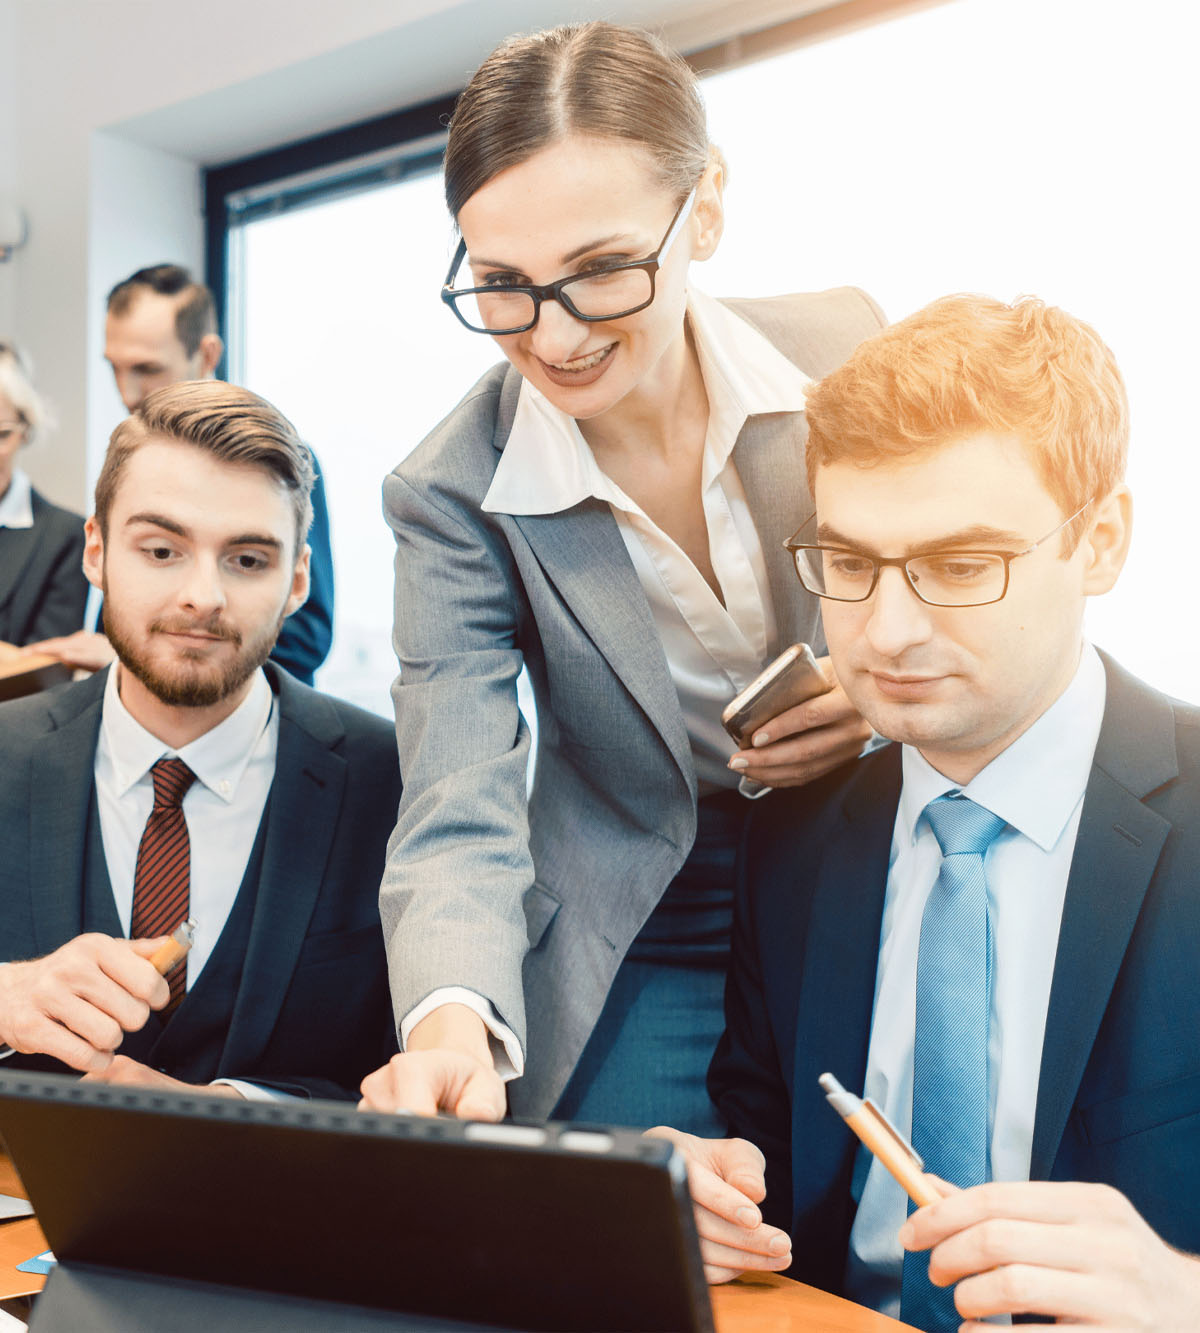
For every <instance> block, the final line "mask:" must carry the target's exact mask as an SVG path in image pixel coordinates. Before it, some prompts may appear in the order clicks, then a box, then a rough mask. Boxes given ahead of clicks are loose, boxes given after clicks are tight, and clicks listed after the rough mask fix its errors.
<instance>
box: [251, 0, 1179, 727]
mask: <svg viewBox="0 0 1200 1333" xmlns="http://www.w3.org/2000/svg"><path fill="white" fill-rule="evenodd" d="M1196 26H1197V20H1196V19H1195V18H1194V17H1193V15H1192V13H1191V10H1190V7H1187V6H1179V5H1177V4H1173V3H1171V0H1147V3H1145V4H1143V5H1141V6H1139V7H1138V9H1137V10H1136V11H1131V10H1130V9H1128V7H1126V6H1123V5H1113V4H1104V3H1088V4H1085V3H1083V2H1082V0H960V2H959V3H957V4H952V5H943V6H939V7H936V8H933V9H929V10H924V11H920V12H917V13H915V14H910V15H908V16H906V17H901V18H897V19H893V20H891V21H889V22H885V23H880V24H878V25H876V26H873V27H868V28H865V29H861V30H859V31H855V32H851V33H849V34H847V35H843V36H840V37H835V38H831V39H829V40H826V41H822V42H820V43H818V44H814V45H811V46H807V47H802V48H800V49H798V50H794V51H789V52H785V53H782V54H779V55H777V56H774V57H771V58H769V59H765V60H761V61H758V62H756V63H755V64H753V65H749V66H746V67H743V68H739V69H733V70H729V71H726V72H723V73H717V74H714V75H712V76H711V77H709V78H707V79H706V81H705V96H706V99H707V102H708V107H709V119H710V127H711V133H712V136H713V138H714V140H715V141H716V142H717V143H719V144H720V145H721V147H722V149H723V150H724V152H725V154H726V156H727V158H728V160H729V164H730V173H729V184H728V190H727V196H726V197H727V222H726V231H725V237H724V239H723V241H722V244H721V248H720V251H719V252H718V254H717V255H716V256H715V257H714V258H713V260H711V261H710V262H709V263H708V264H706V265H702V266H697V268H696V270H695V273H694V277H695V280H696V281H697V283H698V284H699V285H700V286H702V287H704V288H705V289H706V290H708V291H711V292H713V293H715V294H718V295H738V296H745V295H765V294H774V293H780V292H788V291H804V290H815V289H819V288H823V287H830V286H836V285H841V284H853V285H855V286H860V287H862V288H864V289H865V290H867V291H868V292H870V293H871V295H872V296H874V297H875V299H876V300H877V301H879V303H880V304H881V305H882V306H883V308H884V309H885V310H886V312H887V313H888V315H889V316H891V317H892V318H899V317H901V316H903V315H905V314H908V313H910V312H911V311H913V310H915V309H917V308H918V307H919V306H922V305H924V304H925V303H926V302H927V301H929V300H932V299H933V298H935V297H937V296H940V295H943V294H945V293H947V292H951V291H962V290H973V291H983V292H987V293H989V294H991V295H994V296H998V297H1001V298H1005V299H1010V298H1012V297H1014V296H1016V295H1018V294H1021V293H1026V292H1032V293H1035V294H1037V295H1039V296H1041V297H1043V298H1045V299H1046V300H1048V301H1050V302H1052V303H1053V304H1057V305H1062V306H1064V307H1065V308H1066V309H1068V310H1070V311H1071V312H1072V313H1074V314H1077V315H1079V316H1081V317H1082V318H1084V319H1087V320H1089V321H1090V322H1091V323H1093V324H1094V325H1095V326H1096V328H1097V329H1098V330H1099V331H1100V333H1101V334H1102V335H1103V336H1104V337H1105V338H1106V339H1107V341H1108V342H1109V343H1110V345H1111V346H1112V348H1113V350H1114V351H1115V353H1116V356H1117V359H1118V362H1119V363H1120V365H1121V367H1122V370H1123V372H1124V374H1125V376H1126V380H1127V382H1128V386H1129V393H1130V399H1131V403H1132V409H1133V421H1134V439H1133V447H1132V461H1131V467H1130V481H1131V484H1132V485H1133V487H1134V490H1135V495H1136V499H1137V506H1138V517H1137V531H1136V536H1135V541H1134V549H1133V554H1132V556H1131V558H1130V562H1129V565H1128V567H1127V569H1126V572H1125V574H1124V576H1123V578H1122V580H1121V583H1120V584H1119V585H1118V588H1117V589H1116V591H1115V592H1113V593H1112V594H1110V595H1109V596H1108V597H1106V598H1104V599H1102V600H1100V601H1099V602H1097V603H1096V604H1095V605H1094V606H1093V607H1092V608H1091V612H1090V619H1089V626H1090V632H1091V633H1092V635H1093V637H1094V638H1095V640H1096V641H1097V642H1098V643H1099V644H1101V646H1103V647H1106V648H1108V649H1109V650H1110V651H1112V652H1113V653H1114V654H1115V655H1116V656H1117V657H1119V658H1120V659H1121V660H1122V661H1124V662H1125V663H1126V665H1128V666H1129V667H1130V668H1131V669H1133V670H1134V671H1136V672H1137V673H1138V674H1140V675H1143V676H1145V677H1146V678H1147V679H1148V680H1150V681H1151V682H1152V683H1154V684H1156V685H1158V686H1160V687H1161V688H1164V689H1166V690H1169V691H1172V692H1174V693H1177V694H1181V695H1184V696H1185V697H1191V698H1198V697H1200V677H1198V676H1197V673H1196V668H1195V666H1194V662H1195V659H1196V656H1197V650H1198V649H1200V630H1198V629H1197V628H1196V626H1195V624H1194V621H1193V618H1192V617H1190V616H1188V615H1186V614H1180V611H1181V608H1183V607H1184V606H1185V605H1186V604H1187V603H1188V602H1189V601H1190V597H1189V593H1190V589H1189V588H1188V587H1187V586H1186V585H1184V584H1183V583H1182V581H1179V582H1176V581H1174V580H1173V579H1170V578H1165V577H1164V572H1166V571H1173V570H1174V568H1175V567H1174V566H1173V564H1172V560H1171V557H1172V555H1173V554H1174V553H1177V552H1178V550H1179V545H1180V534H1181V532H1183V531H1186V530H1187V529H1186V527H1185V524H1186V522H1187V520H1188V519H1189V518H1190V517H1191V516H1190V514H1186V513H1185V506H1187V507H1188V508H1190V507H1191V504H1192V503H1193V496H1194V495H1195V494H1196V493H1197V491H1200V448H1198V447H1197V441H1196V438H1195V437H1196V426H1195V412H1194V410H1193V409H1192V408H1191V404H1190V402H1189V401H1188V386H1189V384H1190V378H1191V374H1192V372H1193V367H1194V366H1195V365H1196V363H1197V361H1200V345H1198V343H1200V340H1198V338H1197V335H1196V333H1195V328H1194V319H1193V317H1192V314H1191V312H1192V311H1193V310H1194V309H1195V307H1196V305H1197V301H1198V299H1200V270H1198V267H1197V265H1196V262H1195V260H1194V258H1193V248H1194V237H1193V236H1192V235H1191V230H1192V227H1191V219H1192V218H1193V217H1194V208H1193V206H1192V204H1191V201H1190V191H1191V175H1192V172H1191V171H1190V169H1189V167H1188V164H1189V163H1190V161H1191V159H1192V157H1193V155H1194V154H1193V148H1192V145H1191V143H1190V137H1191V127H1192V126H1194V125H1195V124H1196V123H1197V121H1198V120H1200V93H1198V92H1197V85H1196V82H1195V80H1194V79H1193V78H1192V71H1191V69H1190V67H1189V65H1190V54H1189V53H1190V52H1191V51H1193V50H1194V49H1195V45H1194V38H1195V35H1196V34H1195V31H1194V30H1195V28H1196ZM1188 29H1191V31H1188ZM417 143H418V149H419V150H420V151H419V152H417V156H416V158H413V157H412V151H413V150H410V158H409V165H408V166H407V167H405V168H403V169H400V168H393V170H401V171H402V179H400V180H397V181H393V182H391V183H383V184H380V183H378V182H374V185H375V188H371V189H365V188H362V186H363V185H364V184H365V182H364V181H363V180H360V181H359V183H358V187H357V189H358V192H356V193H345V192H343V193H334V194H329V195H327V194H323V193H322V191H321V189H320V188H319V182H314V181H312V180H308V181H305V180H304V179H303V178H302V179H301V182H300V188H301V190H307V191H309V193H308V194H307V195H303V194H300V195H295V196H294V197H292V198H291V200H290V202H289V201H288V200H287V199H284V202H283V203H282V204H281V205H280V208H281V211H279V212H277V213H271V212H269V211H268V210H267V208H266V207H264V206H263V205H262V200H261V199H260V200H259V204H258V206H257V211H254V210H250V211H248V212H246V214H245V215H244V216H243V217H241V218H240V219H237V218H236V215H235V224H234V227H233V229H232V231H231V232H230V236H231V251H230V252H231V258H232V259H233V260H235V261H237V262H233V263H231V265H230V273H231V278H232V280H231V283H230V285H229V294H230V298H231V299H230V314H231V316H233V318H232V319H231V321H230V323H231V325H232V327H233V331H234V332H233V337H232V338H231V342H232V344H233V350H234V356H235V359H234V360H233V361H231V369H232V373H233V377H234V378H237V379H240V380H241V381H242V382H244V383H247V384H249V385H250V386H251V387H253V388H254V389H256V390H257V391H258V392H261V393H263V394H265V395H266V396H267V397H268V398H270V399H272V400H273V401H274V402H276V403H277V404H278V405H279V406H280V407H281V408H282V409H283V410H284V411H285V412H286V413H287V414H288V415H289V416H291V417H292V419H293V420H294V421H295V422H296V424H297V426H298V427H299V429H300V431H301V433H302V434H303V435H304V436H305V438H306V439H308V440H309V441H310V442H311V444H312V445H313V446H314V448H315V450H316V452H317V455H318V457H319V458H320V461H321V465H322V468H323V470H324V472H325V475H326V481H327V487H328V491H329V502H330V509H331V516H332V531H333V543H334V561H335V568H336V573H337V597H338V606H337V618H336V623H335V640H334V650H333V653H332V655H331V657H330V660H329V662H328V664H327V665H326V667H325V668H323V670H322V672H321V674H320V677H319V683H320V684H321V686H322V687H323V688H325V689H327V690H330V691H331V692H333V693H337V694H340V695H343V696H344V697H347V698H351V699H353V700H355V701H356V702H360V703H362V704H363V705H364V706H366V707H370V708H374V709H377V710H379V711H383V712H386V711H387V709H388V702H387V685H388V683H389V682H390V679H391V677H392V674H393V672H394V659H393V658H392V655H391V650H390V646H389V624H390V607H391V559H392V549H393V546H392V539H391V534H390V532H389V531H388V529H387V528H386V526H385V525H384V523H383V521H382V519H381V518H380V517H379V484H380V480H381V478H382V477H383V475H384V474H385V473H386V472H387V471H388V470H389V469H390V468H391V467H393V466H394V465H395V464H396V463H397V462H398V461H399V460H400V459H401V458H403V457H404V455H405V454H406V453H407V452H408V450H409V449H411V448H412V447H413V446H414V445H415V444H416V443H417V442H418V441H419V440H420V439H421V437H422V436H423V435H424V434H425V432H426V431H428V430H429V429H430V428H431V427H432V426H433V425H434V424H435V423H436V422H437V421H438V420H439V419H440V418H441V417H442V416H443V415H445V413H446V412H448V411H449V410H450V409H451V408H452V407H453V406H454V404H455V403H456V402H457V401H458V399H459V398H460V397H461V396H462V394H463V393H464V392H465V391H466V390H467V389H468V388H469V387H470V385H471V384H472V383H473V381H474V380H475V379H476V378H477V377H478V375H479V374H480V373H481V372H482V371H483V370H484V369H485V368H486V367H487V366H488V365H490V364H492V363H494V361H495V360H496V359H497V354H496V351H495V349H494V348H493V347H492V346H491V344H490V343H489V342H488V341H487V340H486V339H484V338H481V337H478V336H477V335H472V334H470V333H467V332H466V331H465V330H463V329H462V328H461V327H459V325H458V323H457V321H456V320H455V319H454V318H453V316H452V315H451V314H450V312H449V311H447V310H445V309H443V308H442V306H441V304H440V302H439V301H438V284H439V282H440V280H441V277H442V275H443V273H444V272H445V269H446V266H447V263H448V259H449V255H450V253H451V248H452V244H453V237H452V234H451V227H450V223H449V221H448V220H447V218H446V215H445V211H444V207H443V205H442V202H441V194H440V183H439V180H438V176H437V171H436V145H435V144H434V141H433V140H432V139H430V138H426V139H424V140H421V139H419V138H418V140H417ZM431 145H432V147H431ZM421 152H423V153H424V154H425V156H424V157H421V156H420V153H421ZM368 165H370V164H368ZM371 169H372V170H376V171H378V170H380V168H379V166H378V164H375V165H374V166H372V167H371ZM327 179H328V180H329V181H335V180H336V179H338V178H337V176H336V174H334V175H331V176H328V177H327ZM335 188H338V187H335ZM340 188H341V189H342V190H343V191H344V190H345V189H347V188H349V187H347V185H346V184H345V183H343V185H342V186H341V187H340ZM300 204H304V205H306V206H304V207H300V206H298V205H300ZM1164 589H1165V595H1164Z"/></svg>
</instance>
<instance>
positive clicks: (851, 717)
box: [729, 657, 872, 787]
mask: <svg viewBox="0 0 1200 1333" xmlns="http://www.w3.org/2000/svg"><path fill="white" fill-rule="evenodd" d="M817 664H818V666H820V668H821V670H822V671H823V672H824V673H825V675H826V676H827V677H828V679H829V680H830V681H832V682H833V688H832V689H831V690H830V691H829V693H828V694H821V695H818V696H817V697H816V698H815V699H809V700H807V701H806V702H804V703H802V704H797V705H796V707H795V708H789V709H787V711H786V712H783V713H780V714H779V715H778V716H776V717H773V718H772V719H771V720H770V721H769V722H766V723H764V724H763V725H762V726H761V727H759V729H758V730H757V731H756V732H755V733H754V736H753V738H752V742H751V748H750V749H748V750H739V751H738V752H737V753H736V754H735V755H733V756H732V758H731V759H730V760H729V767H730V768H732V769H733V770H734V772H735V773H738V774H739V775H740V776H741V777H746V778H752V779H753V780H754V781H755V782H761V783H762V784H763V785H764V786H767V787H802V786H803V785H804V784H805V783H806V782H812V780H813V779H814V778H819V777H821V776H823V775H824V774H825V773H828V772H829V771H830V770H831V769H834V768H837V766H838V765H839V764H844V763H845V762H846V760H847V759H853V758H854V757H855V756H856V755H858V754H861V753H862V749H863V746H864V745H866V743H867V741H869V740H870V739H871V734H872V733H871V728H870V727H869V726H868V725H867V723H866V722H864V721H863V719H862V718H861V717H860V716H859V714H858V712H857V711H856V709H855V707H854V705H853V704H852V703H851V702H850V700H849V699H848V698H847V697H846V692H845V690H843V689H842V687H841V686H840V685H839V684H838V680H837V677H836V676H835V675H834V673H833V667H832V665H831V664H830V661H829V658H828V657H821V658H818V660H817Z"/></svg>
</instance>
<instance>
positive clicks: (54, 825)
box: [29, 671, 107, 954]
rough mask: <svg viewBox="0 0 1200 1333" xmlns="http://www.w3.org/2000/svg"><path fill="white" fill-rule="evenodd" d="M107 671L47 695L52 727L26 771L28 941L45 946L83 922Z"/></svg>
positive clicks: (68, 935) (53, 944)
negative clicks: (90, 817)
mask: <svg viewBox="0 0 1200 1333" xmlns="http://www.w3.org/2000/svg"><path fill="white" fill-rule="evenodd" d="M106 676H107V672H105V671H101V672H98V673H97V675H95V676H94V677H92V679H91V680H88V681H84V682H82V683H81V684H79V685H76V686H73V687H68V688H66V689H64V690H63V691H61V692H60V693H59V694H57V695H53V696H51V697H50V699H49V701H48V713H49V717H50V722H51V725H52V728H53V729H52V730H51V731H50V732H49V733H48V734H47V736H46V738H45V740H44V741H43V742H42V744H41V746H40V747H39V749H38V752H37V755H36V757H35V760H34V763H33V764H32V766H31V771H30V791H29V892H30V895H31V920H32V921H33V928H34V944H35V946H36V949H37V952H38V954H43V953H49V952H50V951H51V950H53V949H57V948H58V946H59V945H60V944H65V943H66V941H67V940H69V939H73V938H74V937H75V936H76V935H78V934H79V933H80V931H81V930H82V928H83V869H82V868H83V865H84V854H85V849H86V843H87V832H88V811H89V808H90V805H91V799H92V789H93V787H94V785H95V776H94V775H95V758H96V738H97V735H98V733H99V730H100V705H101V702H102V700H103V698H104V681H105V678H106Z"/></svg>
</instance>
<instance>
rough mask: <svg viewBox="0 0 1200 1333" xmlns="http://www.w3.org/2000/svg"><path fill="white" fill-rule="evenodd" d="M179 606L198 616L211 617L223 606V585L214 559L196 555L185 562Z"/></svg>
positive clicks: (218, 566)
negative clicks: (185, 567)
mask: <svg viewBox="0 0 1200 1333" xmlns="http://www.w3.org/2000/svg"><path fill="white" fill-rule="evenodd" d="M179 604H180V606H182V607H183V608H184V609H185V610H187V611H190V612H191V613H192V614H194V615H198V616H208V615H212V614H213V612H214V611H220V610H221V609H222V608H223V607H224V606H225V583H224V581H223V580H222V578H221V569H220V565H219V564H218V562H217V560H216V559H215V558H214V557H210V556H205V555H198V556H196V557H194V558H193V559H191V560H189V561H188V562H187V569H186V573H185V576H184V578H183V580H182V582H181V583H180V586H179Z"/></svg>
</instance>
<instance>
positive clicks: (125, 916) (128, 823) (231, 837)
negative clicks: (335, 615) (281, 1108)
mask: <svg viewBox="0 0 1200 1333" xmlns="http://www.w3.org/2000/svg"><path fill="white" fill-rule="evenodd" d="M121 669H122V668H120V667H113V668H112V669H111V670H110V671H109V673H108V680H107V682H106V684H105V688H104V701H103V704H102V711H101V719H100V735H99V737H98V740H97V744H96V759H95V770H94V771H95V780H96V798H97V804H98V808H99V813H100V834H101V837H102V839H103V843H104V859H105V861H106V863H107V865H108V878H109V882H110V883H111V885H112V892H113V898H114V900H115V902H116V907H117V915H118V917H119V918H120V921H121V929H122V930H123V931H124V932H125V934H126V935H128V934H129V926H130V921H131V919H132V916H133V879H134V871H135V869H136V866H137V851H138V844H139V843H140V842H141V839H142V834H143V832H144V831H145V828H146V820H147V819H148V818H149V817H150V811H151V810H152V809H153V807H154V781H153V778H152V777H151V773H150V770H151V769H152V768H153V766H154V765H155V764H156V763H157V762H158V761H159V760H160V759H164V758H179V759H182V760H183V762H184V763H185V764H187V766H188V767H189V768H190V769H191V770H192V772H193V773H195V775H196V780H195V782H193V783H192V785H191V786H190V787H189V788H188V790H187V792H186V793H185V795H184V798H183V813H184V818H185V819H186V820H187V826H188V840H189V844H190V850H191V879H190V888H189V902H190V906H189V908H188V914H189V915H190V916H191V918H192V919H193V920H194V921H195V922H196V942H195V944H193V946H192V948H191V951H190V952H189V953H188V955H187V978H188V987H189V989H190V988H191V987H192V986H194V985H195V984H196V980H197V978H198V977H199V975H200V973H201V972H202V971H203V970H204V965H205V963H207V962H208V959H209V956H210V955H211V954H212V951H213V949H214V948H215V946H216V943H217V941H218V940H219V939H220V937H221V932H222V930H224V928H225V922H226V920H227V919H228V917H229V913H230V911H231V910H232V908H233V903H234V899H235V898H236V897H237V893H238V889H239V888H240V887H241V883H242V877H243V876H244V874H245V872H246V864H247V862H248V861H249V859H250V853H251V851H252V850H253V848H254V840H255V838H256V837H257V835H258V827H259V824H260V823H261V821H262V815H263V810H264V809H265V807H266V803H267V797H268V795H269V794H270V790H271V782H272V781H273V779H274V777H275V753H276V750H277V748H278V742H279V710H278V709H277V708H276V707H275V697H274V695H273V694H272V693H271V687H270V685H268V684H267V678H266V676H264V675H263V673H262V672H261V671H259V672H257V673H256V675H255V677H254V680H253V683H252V685H251V687H250V692H249V693H248V694H247V696H246V698H245V699H243V700H242V702H241V703H240V704H239V705H238V706H237V708H236V709H235V710H234V711H233V712H232V713H231V714H230V715H229V716H228V717H227V718H226V719H225V720H224V721H223V722H221V723H219V724H218V725H217V726H215V727H213V729H212V730H211V731H207V732H205V733H204V735H203V736H200V737H198V738H197V739H196V740H194V741H191V742H189V743H188V744H187V745H184V746H183V747H182V748H180V749H179V750H173V749H171V747H170V746H168V745H165V744H164V743H163V742H162V741H160V740H159V739H158V738H157V737H155V736H152V735H151V734H150V732H148V731H147V730H146V729H145V727H143V726H142V725H141V724H140V723H139V722H137V721H135V720H134V718H133V717H132V716H131V715H130V713H129V711H128V710H127V709H126V707H125V705H124V704H123V703H122V702H121V696H120V692H119V690H118V688H117V686H118V672H119V671H120V670H121ZM218 1082H222V1083H224V1082H228V1083H231V1084H232V1085H233V1086H234V1087H237V1088H238V1090H239V1091H241V1092H243V1093H244V1094H246V1095H252V1096H254V1095H257V1096H263V1095H269V1094H268V1093H267V1092H266V1090H265V1089H258V1088H254V1087H253V1085H247V1084H244V1083H242V1082H240V1081H235V1080H231V1079H220V1080H218Z"/></svg>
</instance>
